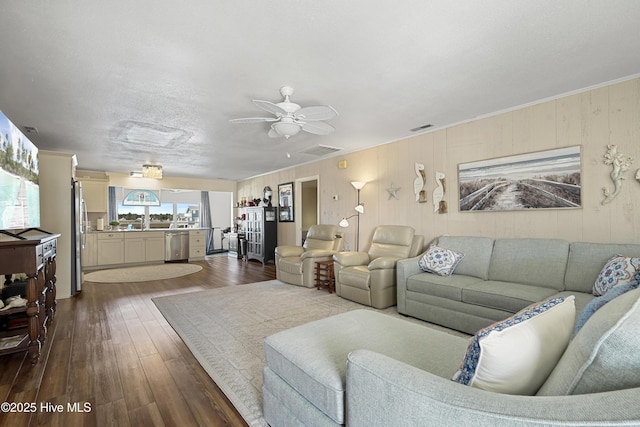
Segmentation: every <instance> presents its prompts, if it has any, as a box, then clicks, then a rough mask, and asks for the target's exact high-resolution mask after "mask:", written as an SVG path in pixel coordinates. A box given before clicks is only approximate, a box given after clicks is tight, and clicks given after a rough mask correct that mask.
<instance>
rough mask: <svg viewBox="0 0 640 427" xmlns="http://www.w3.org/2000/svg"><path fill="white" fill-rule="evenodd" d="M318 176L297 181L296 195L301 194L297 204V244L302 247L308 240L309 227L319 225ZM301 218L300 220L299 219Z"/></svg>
mask: <svg viewBox="0 0 640 427" xmlns="http://www.w3.org/2000/svg"><path fill="white" fill-rule="evenodd" d="M318 181H319V177H318V176H312V177H307V178H300V179H298V180H296V184H295V185H296V189H295V192H296V194H300V197H299V198H298V201H297V202H296V204H295V208H296V211H297V212H295V217H296V242H299V244H300V245H302V244H303V243H304V241H305V239H306V238H307V232H308V231H309V227H311V226H312V225H314V224H317V223H318V218H319V203H318V187H319V185H318ZM298 218H299V219H298Z"/></svg>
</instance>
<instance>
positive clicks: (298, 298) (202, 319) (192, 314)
mask: <svg viewBox="0 0 640 427" xmlns="http://www.w3.org/2000/svg"><path fill="white" fill-rule="evenodd" d="M153 302H154V303H155V304H156V306H157V307H158V309H159V310H160V312H161V313H162V315H163V316H164V317H165V319H167V321H168V322H169V324H170V325H171V326H172V327H173V329H174V330H175V331H176V332H177V333H178V335H179V336H180V338H182V340H183V341H184V343H185V344H186V345H187V347H189V350H191V352H192V353H193V355H194V356H195V358H196V359H197V360H198V362H199V363H200V365H202V367H203V368H204V369H205V370H206V371H207V373H208V374H209V376H210V377H211V378H212V379H213V381H215V383H216V384H217V385H218V387H220V389H221V390H222V391H223V392H224V393H225V395H226V396H227V397H228V398H229V400H230V401H231V403H233V405H234V406H235V407H236V409H237V410H238V412H239V413H240V415H242V417H243V418H244V419H245V421H246V422H247V424H249V425H250V426H267V423H266V421H265V420H264V418H263V413H262V368H263V367H264V366H265V359H264V352H263V346H262V344H263V341H264V338H265V337H267V336H269V335H272V334H274V333H276V332H279V331H282V330H285V329H288V328H292V327H294V326H298V325H301V324H303V323H307V322H310V321H312V320H317V319H322V318H324V317H328V316H332V315H334V314H339V313H344V312H346V311H350V310H355V309H362V308H367V307H365V306H362V305H360V304H357V303H354V302H352V301H348V300H345V299H343V298H340V297H339V296H337V295H336V294H329V293H328V292H327V291H326V290H316V289H315V288H312V289H309V288H303V287H299V286H293V285H288V284H285V283H282V282H280V281H278V280H270V281H266V282H259V283H252V284H248V285H238V286H230V287H226V288H218V289H211V290H207V291H199V292H191V293H186V294H179V295H170V296H164V297H158V298H153ZM378 311H380V312H383V313H386V314H389V315H392V316H397V317H400V315H399V314H398V312H397V310H396V307H389V308H387V309H385V310H378ZM403 318H404V317H403ZM410 321H413V322H416V323H421V324H425V325H428V324H427V323H425V322H421V321H419V320H416V319H410ZM430 326H431V327H433V328H437V329H440V330H443V331H446V332H452V333H455V332H453V331H450V330H448V329H445V328H440V327H438V326H435V325H430Z"/></svg>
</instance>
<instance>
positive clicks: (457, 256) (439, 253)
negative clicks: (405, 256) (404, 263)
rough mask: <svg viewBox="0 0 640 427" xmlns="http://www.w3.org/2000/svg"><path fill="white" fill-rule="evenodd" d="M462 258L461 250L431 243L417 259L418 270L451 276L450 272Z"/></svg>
mask: <svg viewBox="0 0 640 427" xmlns="http://www.w3.org/2000/svg"><path fill="white" fill-rule="evenodd" d="M462 258H464V254H463V253H462V252H457V251H454V250H452V249H446V248H442V247H440V246H437V245H431V246H429V249H428V250H427V252H425V253H424V255H422V257H420V259H419V260H418V266H419V267H420V270H422V271H425V272H427V273H433V274H437V275H438V276H445V277H447V276H451V273H453V271H454V270H455V268H456V266H457V265H458V263H459V262H460V261H461V260H462Z"/></svg>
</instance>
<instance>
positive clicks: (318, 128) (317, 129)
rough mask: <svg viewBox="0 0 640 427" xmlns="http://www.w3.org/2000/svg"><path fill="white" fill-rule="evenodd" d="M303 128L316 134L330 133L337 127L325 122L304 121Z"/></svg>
mask: <svg viewBox="0 0 640 427" xmlns="http://www.w3.org/2000/svg"><path fill="white" fill-rule="evenodd" d="M302 130H303V131H305V132H309V133H314V134H316V135H329V134H330V133H331V132H333V131H334V130H335V129H334V128H333V126H331V125H328V124H326V123H325V122H311V123H303V124H302Z"/></svg>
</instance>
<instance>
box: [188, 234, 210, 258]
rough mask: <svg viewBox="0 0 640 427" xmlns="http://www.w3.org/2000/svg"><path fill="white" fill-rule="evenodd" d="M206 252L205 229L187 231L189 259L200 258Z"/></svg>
mask: <svg viewBox="0 0 640 427" xmlns="http://www.w3.org/2000/svg"><path fill="white" fill-rule="evenodd" d="M206 254H207V230H190V231H189V259H202V258H204V256H205V255H206Z"/></svg>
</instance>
